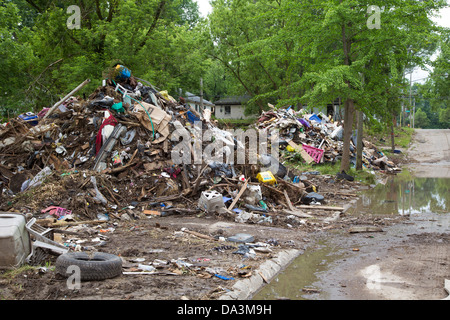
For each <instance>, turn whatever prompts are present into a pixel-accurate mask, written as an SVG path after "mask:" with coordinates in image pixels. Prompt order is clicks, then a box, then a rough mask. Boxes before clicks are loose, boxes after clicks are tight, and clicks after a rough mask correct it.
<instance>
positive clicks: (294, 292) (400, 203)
mask: <svg viewBox="0 0 450 320" xmlns="http://www.w3.org/2000/svg"><path fill="white" fill-rule="evenodd" d="M449 191H450V179H449V178H414V177H412V176H410V175H409V173H408V172H406V173H404V174H401V175H396V176H389V177H388V178H386V179H385V181H383V182H382V183H379V184H378V185H377V186H375V187H374V188H371V189H369V190H366V191H364V192H363V193H362V194H361V195H360V198H359V199H358V200H357V202H356V203H355V204H354V205H353V208H352V209H349V210H348V211H347V212H346V215H347V214H349V215H350V214H351V215H357V214H375V215H376V214H383V215H402V216H409V219H410V220H412V221H413V220H414V221H420V222H421V224H420V229H421V231H422V232H448V231H449V226H450V214H448V213H449V212H450V192H449ZM338 252H339V248H332V247H330V246H322V247H320V248H319V249H317V248H315V249H314V248H313V249H309V250H307V251H306V252H305V253H304V254H302V255H300V256H299V257H298V258H296V259H295V260H294V261H293V262H292V264H291V265H290V266H288V268H286V270H285V271H283V272H282V273H280V274H279V275H277V276H276V277H275V278H274V279H273V280H272V281H271V282H270V283H269V284H268V285H266V286H265V287H264V288H262V289H261V291H260V292H258V294H257V295H255V297H253V298H254V299H255V300H274V299H281V298H288V299H291V300H298V299H303V300H304V299H326V296H327V295H328V294H327V292H320V289H321V288H314V287H313V289H318V290H319V292H320V293H315V294H314V293H313V294H306V293H305V292H304V288H311V287H312V286H313V284H314V283H315V282H316V281H317V278H318V275H319V274H320V272H323V271H325V270H327V269H328V268H329V267H330V265H331V263H332V262H333V261H336V260H338V259H340V258H342V256H340V255H339V254H338ZM365 271H366V272H369V271H370V272H371V273H370V276H371V277H372V278H373V277H374V275H377V273H375V274H374V270H372V269H368V270H365ZM375 271H377V270H375ZM372 278H370V279H372ZM372 280H373V279H372ZM376 280H377V281H375V282H373V283H371V284H372V285H375V286H379V287H381V286H384V285H385V284H386V283H387V282H389V283H395V282H398V281H399V280H398V279H394V278H392V276H390V275H385V274H383V276H382V277H381V276H380V277H378V278H376ZM394 280H395V281H394ZM383 288H384V287H383ZM306 291H307V290H306Z"/></svg>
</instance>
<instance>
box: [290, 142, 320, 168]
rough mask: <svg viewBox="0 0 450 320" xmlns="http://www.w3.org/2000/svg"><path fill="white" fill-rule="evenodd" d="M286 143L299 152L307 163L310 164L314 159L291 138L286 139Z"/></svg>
mask: <svg viewBox="0 0 450 320" xmlns="http://www.w3.org/2000/svg"><path fill="white" fill-rule="evenodd" d="M287 143H288V144H289V145H290V146H291V147H292V148H294V149H295V150H296V151H297V152H300V154H301V155H302V158H303V160H305V161H306V163H307V164H310V163H311V162H313V161H314V159H313V158H312V157H311V156H310V155H309V154H308V153H307V152H306V151H305V149H303V148H302V146H299V145H298V144H296V143H295V142H294V141H292V140H289V141H287Z"/></svg>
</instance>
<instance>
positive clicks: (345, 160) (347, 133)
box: [340, 99, 355, 171]
mask: <svg viewBox="0 0 450 320" xmlns="http://www.w3.org/2000/svg"><path fill="white" fill-rule="evenodd" d="M344 106H345V112H344V146H343V150H342V160H341V169H340V171H343V170H344V171H347V170H348V169H349V168H350V138H351V137H352V129H353V111H354V108H355V107H354V105H353V99H347V100H345V103H344Z"/></svg>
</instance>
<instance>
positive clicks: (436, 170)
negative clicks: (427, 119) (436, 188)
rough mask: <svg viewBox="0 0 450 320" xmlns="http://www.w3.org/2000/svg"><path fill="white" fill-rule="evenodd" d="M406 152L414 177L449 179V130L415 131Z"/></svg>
mask: <svg viewBox="0 0 450 320" xmlns="http://www.w3.org/2000/svg"><path fill="white" fill-rule="evenodd" d="M407 152H408V156H409V158H410V159H411V163H410V164H409V165H408V167H409V168H410V169H411V171H413V172H414V175H415V176H416V177H428V178H450V129H416V130H415V134H414V138H413V143H412V145H411V147H410V148H409V149H408V151H407Z"/></svg>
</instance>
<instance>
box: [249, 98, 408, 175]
mask: <svg viewBox="0 0 450 320" xmlns="http://www.w3.org/2000/svg"><path fill="white" fill-rule="evenodd" d="M269 106H270V105H269ZM271 107H272V110H270V111H267V112H263V113H262V114H261V116H260V117H259V119H258V121H257V123H256V124H255V127H256V128H257V129H258V130H267V131H268V132H270V131H271V130H272V129H276V130H278V134H279V136H280V141H279V144H280V149H282V150H285V151H286V152H288V153H291V154H292V156H291V157H287V158H295V157H294V155H293V154H294V153H297V154H299V155H300V157H299V158H300V159H302V160H303V161H305V162H307V163H308V164H309V163H326V162H329V163H334V162H336V161H337V160H339V159H341V157H342V151H343V133H344V124H343V121H334V120H333V119H332V117H331V116H328V117H327V116H325V115H324V114H323V113H322V112H319V113H318V114H314V113H313V114H309V113H306V112H305V110H304V109H301V110H299V111H295V110H294V109H293V108H291V107H288V108H286V109H284V108H280V109H277V110H275V109H274V108H273V106H271ZM356 136H357V130H355V132H353V135H352V137H351V140H350V162H351V164H353V165H356V146H357V139H356ZM362 161H363V166H364V167H365V168H366V169H369V170H385V171H386V172H388V173H395V172H398V171H399V170H400V169H399V168H397V167H396V166H395V164H394V163H393V162H392V161H389V159H388V158H387V156H386V155H385V154H384V153H383V152H382V151H381V150H379V149H377V148H376V147H375V145H374V144H372V143H371V142H370V141H367V140H366V139H363V155H362Z"/></svg>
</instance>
